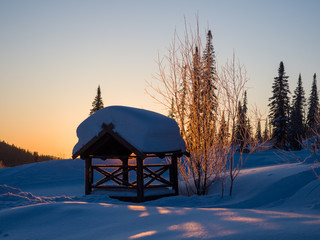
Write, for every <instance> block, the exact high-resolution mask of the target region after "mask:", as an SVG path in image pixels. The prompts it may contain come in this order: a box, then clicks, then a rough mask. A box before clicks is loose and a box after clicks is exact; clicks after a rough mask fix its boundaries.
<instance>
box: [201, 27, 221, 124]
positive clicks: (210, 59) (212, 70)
mask: <svg viewBox="0 0 320 240" xmlns="http://www.w3.org/2000/svg"><path fill="white" fill-rule="evenodd" d="M203 65H204V67H203V68H204V69H203V81H204V88H203V90H202V91H203V92H204V93H205V96H206V97H205V98H206V99H204V100H205V101H208V102H209V105H211V108H212V109H211V114H212V120H213V119H214V116H213V115H214V111H215V109H216V107H217V106H216V105H217V96H216V93H215V90H216V64H215V55H214V49H213V43H212V34H211V31H210V30H209V31H208V34H207V43H206V48H205V50H204V53H203Z"/></svg>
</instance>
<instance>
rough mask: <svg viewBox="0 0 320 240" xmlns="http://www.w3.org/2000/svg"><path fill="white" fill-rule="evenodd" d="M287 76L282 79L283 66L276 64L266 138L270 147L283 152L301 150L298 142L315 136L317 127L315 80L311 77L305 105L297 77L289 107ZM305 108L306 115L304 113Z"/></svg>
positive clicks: (317, 102) (300, 142)
mask: <svg viewBox="0 0 320 240" xmlns="http://www.w3.org/2000/svg"><path fill="white" fill-rule="evenodd" d="M288 78H289V76H287V75H286V73H285V69H284V64H283V62H280V66H279V69H278V76H277V77H275V78H274V82H273V86H272V96H271V97H270V98H269V101H270V103H269V107H270V114H269V118H270V123H271V126H272V131H271V133H270V138H271V139H272V140H274V147H276V148H280V149H286V150H301V149H302V140H303V139H304V138H306V137H310V136H312V135H314V133H316V132H317V130H318V129H317V124H318V123H319V96H318V90H317V76H316V74H314V75H313V82H312V86H311V92H310V96H309V98H308V102H307V101H306V97H305V91H304V89H303V86H302V77H301V74H299V77H298V83H297V87H296V88H295V90H294V93H293V97H292V101H291V103H290V97H289V94H290V90H289V83H288ZM306 108H307V113H306V111H305V109H306Z"/></svg>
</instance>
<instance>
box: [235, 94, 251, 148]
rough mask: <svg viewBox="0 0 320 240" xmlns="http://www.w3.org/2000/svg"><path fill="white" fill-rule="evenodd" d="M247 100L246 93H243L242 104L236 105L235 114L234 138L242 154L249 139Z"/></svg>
mask: <svg viewBox="0 0 320 240" xmlns="http://www.w3.org/2000/svg"><path fill="white" fill-rule="evenodd" d="M247 104H248V100H247V92H246V91H245V92H244V97H243V103H242V104H241V102H239V103H238V113H237V123H236V129H235V136H236V139H237V144H239V150H240V151H241V152H242V151H243V150H244V148H245V147H246V146H245V142H246V141H248V139H249V137H250V130H251V129H250V128H251V126H250V122H249V119H248V117H247V111H248V107H247Z"/></svg>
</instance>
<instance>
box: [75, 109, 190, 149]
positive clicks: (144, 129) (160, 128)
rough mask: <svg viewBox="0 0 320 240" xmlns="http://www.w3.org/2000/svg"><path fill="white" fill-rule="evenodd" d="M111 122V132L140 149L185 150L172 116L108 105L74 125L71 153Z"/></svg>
mask: <svg viewBox="0 0 320 240" xmlns="http://www.w3.org/2000/svg"><path fill="white" fill-rule="evenodd" d="M110 123H112V124H113V125H114V129H113V131H114V132H117V133H118V134H119V135H120V136H121V137H123V138H124V139H125V140H127V141H128V142H129V143H130V144H131V145H133V146H134V147H135V148H136V149H138V150H139V151H140V152H146V153H147V152H171V151H179V150H180V151H182V152H185V150H186V147H185V143H184V141H183V139H182V137H181V135H180V129H179V127H178V124H177V123H176V122H175V121H174V120H173V119H171V118H168V117H166V116H163V115H161V114H159V113H155V112H152V111H148V110H144V109H138V108H132V107H124V106H110V107H106V108H103V109H101V110H99V111H97V112H96V113H95V114H93V115H91V116H90V117H88V118H87V119H86V120H84V121H83V122H82V123H81V124H80V125H79V127H78V128H77V136H78V139H79V141H78V143H77V144H76V145H75V146H74V148H73V152H72V153H73V154H75V153H76V152H77V151H78V150H80V149H81V148H82V147H83V146H84V145H85V144H86V143H88V142H89V141H90V140H91V139H92V138H93V137H95V136H97V135H98V134H99V133H100V132H101V130H102V125H103V124H106V125H108V124H110Z"/></svg>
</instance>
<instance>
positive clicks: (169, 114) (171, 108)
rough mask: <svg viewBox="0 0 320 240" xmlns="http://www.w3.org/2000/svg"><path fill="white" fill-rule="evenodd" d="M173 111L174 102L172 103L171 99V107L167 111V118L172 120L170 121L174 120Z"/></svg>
mask: <svg viewBox="0 0 320 240" xmlns="http://www.w3.org/2000/svg"><path fill="white" fill-rule="evenodd" d="M175 112H176V111H175V109H174V101H173V98H172V99H171V107H170V110H169V112H168V117H169V118H172V119H174V118H175V116H176V115H175Z"/></svg>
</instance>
